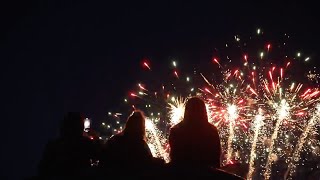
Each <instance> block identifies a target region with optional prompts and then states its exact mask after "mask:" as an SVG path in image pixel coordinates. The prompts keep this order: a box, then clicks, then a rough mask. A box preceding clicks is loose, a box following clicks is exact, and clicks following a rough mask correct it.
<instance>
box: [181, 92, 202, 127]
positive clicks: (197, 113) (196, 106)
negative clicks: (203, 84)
mask: <svg viewBox="0 0 320 180" xmlns="http://www.w3.org/2000/svg"><path fill="white" fill-rule="evenodd" d="M183 122H184V123H186V124H193V125H198V124H205V123H208V116H207V109H206V105H205V103H204V101H203V100H202V99H200V98H198V97H192V98H190V99H189V100H188V101H187V104H186V108H185V111H184V118H183Z"/></svg>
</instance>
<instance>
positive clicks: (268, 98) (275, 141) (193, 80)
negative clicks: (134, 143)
mask: <svg viewBox="0 0 320 180" xmlns="http://www.w3.org/2000/svg"><path fill="white" fill-rule="evenodd" d="M289 38H290V36H288V35H287V34H285V35H284V38H283V39H284V40H283V41H282V42H274V43H269V42H268V41H266V40H265V38H264V33H263V31H262V30H261V29H258V30H257V32H256V33H255V34H254V35H253V36H249V37H247V38H245V39H248V40H246V41H243V40H242V38H241V37H240V36H238V35H236V36H234V38H233V39H232V40H230V42H229V43H226V44H225V45H224V46H223V47H222V48H220V50H219V49H215V51H214V52H213V57H212V60H211V62H210V66H212V70H211V71H209V72H204V71H203V72H202V71H201V69H200V70H197V71H194V72H192V73H189V75H190V74H192V76H188V75H187V74H188V73H187V72H186V73H185V74H184V73H181V72H180V71H179V69H178V62H177V61H176V60H174V61H172V64H171V70H172V76H171V78H172V77H174V80H173V81H174V83H173V81H169V82H168V81H167V79H162V80H163V81H164V82H163V84H161V85H160V86H159V87H154V85H152V84H148V85H144V84H142V83H138V85H137V87H136V90H134V91H131V92H130V93H129V97H127V98H126V99H125V103H126V104H127V105H130V106H131V107H132V108H139V109H142V110H143V111H144V112H146V115H147V117H148V118H147V132H148V143H149V146H150V148H151V149H152V152H153V154H154V155H155V156H158V157H163V158H164V159H165V160H166V161H167V162H168V161H169V157H168V151H169V148H168V143H167V137H168V133H169V131H168V129H169V128H170V127H171V126H173V125H175V124H177V123H178V122H180V121H181V120H182V118H183V114H184V106H185V102H186V100H187V99H188V97H191V96H195V95H196V96H200V97H202V98H203V99H204V100H205V102H206V104H207V110H208V115H209V122H210V123H212V124H214V125H215V126H216V127H217V128H218V130H219V134H220V137H221V142H222V149H223V162H222V164H223V165H227V164H230V163H235V162H239V163H241V164H245V165H247V166H248V175H247V178H248V179H254V178H265V179H269V178H270V177H271V175H272V168H273V167H274V166H285V167H286V170H285V171H284V173H283V174H282V175H283V178H284V179H290V178H293V177H294V176H295V173H296V169H297V166H298V165H300V164H304V163H306V162H308V161H309V160H311V159H312V158H315V157H318V156H319V154H320V143H319V140H318V139H319V136H318V131H319V127H318V126H319V118H320V105H319V100H320V98H319V93H320V91H319V89H318V87H317V83H318V77H319V75H318V74H317V72H316V67H312V68H311V69H307V68H306V65H305V64H306V63H310V62H309V61H311V57H308V56H304V55H303V54H302V53H301V52H296V53H293V52H292V49H290V47H288V45H287V43H288V42H287V41H288V40H289ZM266 42H267V43H266ZM142 65H143V67H144V68H145V69H146V70H147V71H149V72H147V73H150V74H149V75H148V76H152V75H151V73H152V72H151V69H153V71H154V68H153V67H152V66H151V64H150V60H144V61H143V63H142ZM178 72H180V73H178ZM168 79H170V78H168ZM154 81H155V82H159V80H158V79H155V80H154ZM177 86H179V88H177ZM147 87H149V88H147ZM181 87H182V88H181ZM150 88H154V89H155V90H154V89H153V90H151V89H150ZM179 89H183V91H181V92H179ZM116 122H118V124H120V123H119V120H116ZM104 126H106V125H104ZM119 127H121V128H122V126H121V125H119ZM108 128H110V126H109V125H108ZM119 130H121V129H120V128H118V129H114V130H113V131H114V132H118V131H119Z"/></svg>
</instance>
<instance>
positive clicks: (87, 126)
mask: <svg viewBox="0 0 320 180" xmlns="http://www.w3.org/2000/svg"><path fill="white" fill-rule="evenodd" d="M88 128H90V119H88V118H86V119H85V120H84V129H88Z"/></svg>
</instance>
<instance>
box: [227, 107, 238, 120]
mask: <svg viewBox="0 0 320 180" xmlns="http://www.w3.org/2000/svg"><path fill="white" fill-rule="evenodd" d="M227 112H228V116H229V119H231V120H235V119H237V118H238V108H237V106H236V105H234V104H231V105H230V104H229V105H228V107H227Z"/></svg>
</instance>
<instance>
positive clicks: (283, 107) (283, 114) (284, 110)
mask: <svg viewBox="0 0 320 180" xmlns="http://www.w3.org/2000/svg"><path fill="white" fill-rule="evenodd" d="M289 111H290V106H289V104H288V103H287V101H286V100H285V99H282V100H281V103H280V106H279V108H278V110H277V114H278V116H279V119H285V118H287V117H288V116H289V114H290V113H289Z"/></svg>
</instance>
